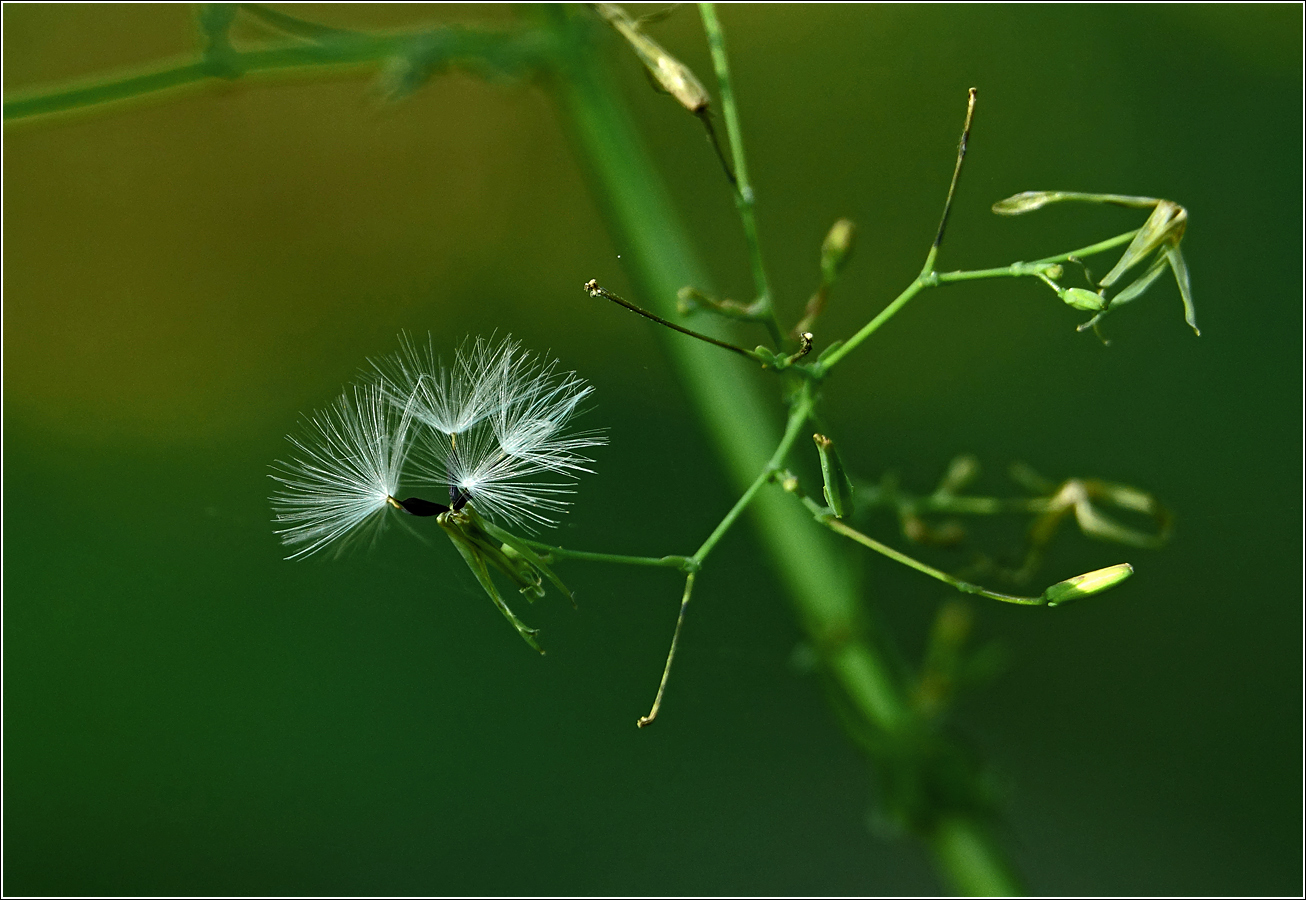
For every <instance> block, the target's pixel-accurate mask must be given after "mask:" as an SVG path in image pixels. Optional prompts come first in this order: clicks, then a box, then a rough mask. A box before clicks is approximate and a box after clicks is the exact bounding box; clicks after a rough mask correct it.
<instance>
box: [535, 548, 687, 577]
mask: <svg viewBox="0 0 1306 900" xmlns="http://www.w3.org/2000/svg"><path fill="white" fill-rule="evenodd" d="M523 543H525V544H526V545H527V546H529V547H533V548H534V549H536V550H539V551H540V552H541V553H548V554H551V555H552V556H555V557H557V558H558V559H576V560H581V561H584V562H601V563H613V564H615V565H619V566H661V567H663V568H667V569H679V570H680V571H682V572H696V571H698V563H697V562H696V561H695V560H694V559H692V558H691V557H688V556H622V555H621V554H619V553H592V552H590V551H588V550H568V549H566V548H565V547H554V546H553V545H552V544H545V543H541V542H540V541H524V542H523Z"/></svg>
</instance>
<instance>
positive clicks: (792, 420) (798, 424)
mask: <svg viewBox="0 0 1306 900" xmlns="http://www.w3.org/2000/svg"><path fill="white" fill-rule="evenodd" d="M811 411H812V397H811V385H810V382H807V383H804V385H803V388H802V390H801V392H800V393H799V395H798V399H797V400H796V401H795V402H794V406H793V409H791V410H790V412H789V421H788V423H786V425H785V433H784V437H783V438H781V439H780V443H779V445H778V446H777V447H776V448H775V452H774V453H772V454H771V458H770V459H769V460H768V461H767V463H766V465H765V466H764V467H763V468H762V471H761V472H759V473H758V475H757V477H756V478H755V479H753V483H752V484H750V485H749V486H748V489H747V490H745V491H744V493H743V494H742V495H741V496H740V498H739V499H738V500H736V501H735V505H734V506H732V507H730V511H729V512H727V513H726V515H725V518H723V519H722V520H721V522H720V523H719V524H718V525H717V527H716V528H715V529H713V531H712V533H711V534H710V535H708V537H707V540H705V541H704V542H703V546H701V547H699V548H698V551H697V552H695V553H694V555H693V556H692V557H690V558H691V559H693V560H694V561H696V562H699V563H702V561H703V560H704V559H706V558H707V555H708V554H709V553H711V552H712V548H713V547H715V546H716V545H717V542H718V541H720V540H721V538H723V537H725V534H726V532H727V531H729V530H730V526H731V525H733V524H735V520H736V519H738V518H739V516H740V514H742V513H743V511H744V510H745V509H747V508H748V504H749V503H750V502H752V500H753V497H754V496H756V494H757V492H758V491H759V490H761V488H762V485H764V484H766V483H767V482H768V481H770V480H771V477H772V476H773V475H774V474H775V473H776V472H777V471H779V469H780V466H781V465H783V464H784V460H785V457H786V456H788V455H789V450H790V449H791V448H792V447H793V445H794V441H796V440H797V439H798V435H799V434H800V433H801V431H802V427H803V425H804V424H805V423H806V422H807V418H808V416H809V415H810V414H811Z"/></svg>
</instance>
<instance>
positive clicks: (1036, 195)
mask: <svg viewBox="0 0 1306 900" xmlns="http://www.w3.org/2000/svg"><path fill="white" fill-rule="evenodd" d="M1061 194H1062V192H1061V191H1021V192H1020V193H1019V194H1015V195H1013V196H1011V197H1008V198H1006V199H1005V200H999V201H998V202H997V203H994V204H993V211H994V212H995V213H997V214H998V215H1000V216H1018V215H1020V214H1021V213H1027V212H1033V211H1034V210H1036V209H1040V208H1042V207H1044V206H1046V205H1047V204H1049V203H1055V202H1056V201H1058V200H1060V199H1061Z"/></svg>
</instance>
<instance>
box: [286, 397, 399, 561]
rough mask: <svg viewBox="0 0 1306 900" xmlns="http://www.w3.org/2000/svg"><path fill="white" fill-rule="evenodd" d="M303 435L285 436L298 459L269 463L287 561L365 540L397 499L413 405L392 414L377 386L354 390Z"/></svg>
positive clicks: (389, 400) (390, 403) (375, 533)
mask: <svg viewBox="0 0 1306 900" xmlns="http://www.w3.org/2000/svg"><path fill="white" fill-rule="evenodd" d="M306 424H307V428H306V434H305V435H304V436H302V437H298V436H295V435H291V436H290V438H289V440H290V442H291V443H292V444H293V445H294V446H295V449H296V450H297V451H298V455H297V456H296V457H295V458H294V459H292V460H291V461H290V462H280V461H278V462H277V463H276V469H277V471H276V472H275V473H274V474H273V475H272V477H273V478H274V479H276V480H277V481H278V482H280V483H281V485H282V487H281V489H280V490H278V491H277V493H276V494H274V495H273V497H272V508H273V511H274V512H275V514H276V520H277V522H278V523H280V524H283V525H284V526H285V527H284V528H280V529H278V530H277V534H279V535H281V540H282V541H283V542H284V543H285V544H286V545H287V546H289V547H295V548H298V549H296V550H295V552H294V553H292V554H291V555H290V556H289V557H287V558H288V559H296V558H298V557H301V556H308V555H309V554H312V553H316V552H317V551H318V550H322V549H324V548H326V547H328V546H330V545H332V544H335V545H336V546H337V548H338V549H340V550H343V549H344V547H345V546H346V544H347V543H348V542H349V541H351V540H354V539H359V538H363V539H371V540H375V538H376V537H377V536H378V535H379V533H380V532H381V530H382V529H384V527H385V522H386V518H385V514H386V511H387V509H388V507H390V506H391V505H392V502H393V498H394V497H395V496H396V495H397V494H398V493H399V476H400V472H401V470H402V469H403V466H404V463H405V461H406V459H407V457H408V451H409V447H410V440H411V427H410V426H411V424H412V405H411V404H404V405H403V406H396V405H395V404H394V403H393V401H392V398H391V397H390V396H389V393H388V390H387V387H386V386H385V385H383V384H371V385H363V386H360V387H355V388H353V389H352V390H347V391H345V392H344V393H343V394H341V395H340V396H339V397H338V398H337V399H336V401H335V403H333V404H332V405H331V406H329V407H327V409H325V410H322V411H319V412H317V413H314V414H313V415H312V416H310V417H308V420H307V423H306Z"/></svg>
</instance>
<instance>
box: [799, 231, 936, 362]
mask: <svg viewBox="0 0 1306 900" xmlns="http://www.w3.org/2000/svg"><path fill="white" fill-rule="evenodd" d="M930 254H931V257H932V256H933V254H934V249H933V248H931V250H930ZM927 264H928V263H927ZM925 287H928V284H927V283H926V282H925V280H924V278H921V277H918V278H917V279H916V280H915V281H913V282H912V283H911V284H909V285H907V289H906V290H904V291H903V292H902V293H901V294H899V295H898V296H897V297H895V298H894V299H893V302H892V303H890V304H889V305H888V306H886V307H885V308H884V309H883V310H881V311H880V314H879V315H877V316H876V317H875V318H874V319H871V321H869V322H867V323H866V324H865V325H863V326H862V328H861V330H860V331H858V332H857V333H856V334H854V335H853V336H852V337H850V338H849V339H848V340H847V341H846V342H844V344H843V345H842V346H840V347H837V348H835V349H834V350H833V351H831V352H830V353H827V354H826V355H825V358H824V359H821V360H820V361H818V362H817V364H816V366H814V368H815V369H816V370H817V372H818V374H822V375H823V374H824V373H826V372H828V371H829V370H830V369H832V368H833V367H834V366H835V365H837V364H838V362H839V360H841V359H843V358H844V357H845V356H847V355H848V354H849V353H852V352H853V351H854V350H856V349H857V348H858V347H859V346H861V343H862V341H864V340H866V339H867V338H868V337H870V336H871V335H873V334H875V332H877V331H879V330H880V326H881V325H883V324H884V323H885V322H887V321H889V320H890V319H892V318H893V317H894V316H896V315H897V314H898V311H899V310H901V309H902V308H903V307H904V306H906V305H907V304H908V303H909V302H911V299H912V298H913V297H915V296H916V295H917V294H919V293H920V292H921V290H922V289H923V288H925Z"/></svg>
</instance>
